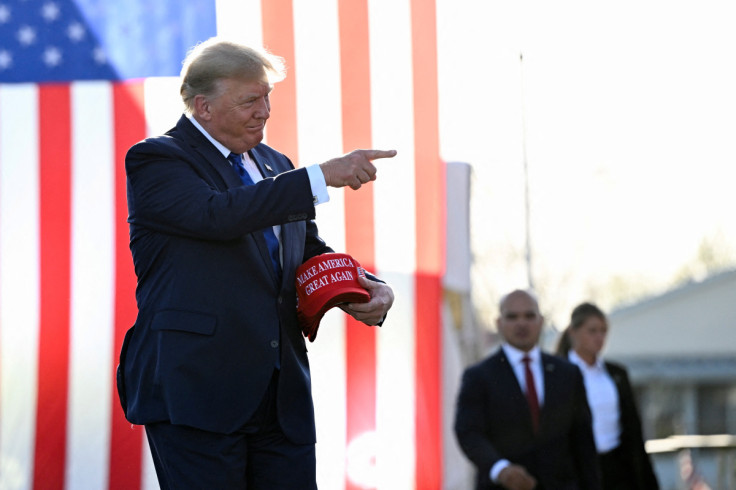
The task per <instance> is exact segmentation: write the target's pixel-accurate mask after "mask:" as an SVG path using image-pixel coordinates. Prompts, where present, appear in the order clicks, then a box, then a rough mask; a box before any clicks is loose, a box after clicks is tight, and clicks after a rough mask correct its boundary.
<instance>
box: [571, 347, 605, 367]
mask: <svg viewBox="0 0 736 490" xmlns="http://www.w3.org/2000/svg"><path fill="white" fill-rule="evenodd" d="M567 358H568V359H569V360H570V362H571V363H573V364H576V365H578V366H580V367H581V368H585V369H593V368H598V369H603V367H604V365H603V359H601V358H600V357H597V358H596V360H595V362H594V363H593V365H592V366H591V365H589V364H588V363H587V362H585V361H584V360H583V359H582V358H581V357H580V356H579V355H578V353H577V352H575V351H574V350H570V352H568V353H567Z"/></svg>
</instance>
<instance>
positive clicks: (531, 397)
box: [522, 356, 539, 432]
mask: <svg viewBox="0 0 736 490" xmlns="http://www.w3.org/2000/svg"><path fill="white" fill-rule="evenodd" d="M522 362H523V363H524V376H525V377H526V400H527V401H528V402H529V411H530V412H531V414H532V426H533V427H534V432H537V428H538V427H539V399H538V398H537V386H536V385H535V384H534V374H533V373H532V370H531V368H530V367H529V363H530V362H531V359H530V358H529V356H524V358H523V359H522Z"/></svg>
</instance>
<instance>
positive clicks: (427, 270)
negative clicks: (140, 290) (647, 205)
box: [0, 0, 447, 489]
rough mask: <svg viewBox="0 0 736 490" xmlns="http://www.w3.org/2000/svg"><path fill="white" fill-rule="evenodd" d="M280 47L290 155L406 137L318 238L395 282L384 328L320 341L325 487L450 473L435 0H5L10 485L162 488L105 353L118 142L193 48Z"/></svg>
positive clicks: (1, 101) (0, 334)
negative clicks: (224, 42)
mask: <svg viewBox="0 0 736 490" xmlns="http://www.w3.org/2000/svg"><path fill="white" fill-rule="evenodd" d="M215 34H220V35H223V36H225V37H228V38H231V39H235V40H238V41H243V42H246V43H251V44H259V45H264V46H266V47H267V48H269V49H270V50H271V51H272V52H274V53H275V54H278V55H280V56H283V57H284V58H285V60H286V64H287V68H288V77H287V79H286V80H285V81H284V82H281V83H279V84H278V85H277V87H276V90H275V91H274V93H273V96H272V103H273V111H272V117H271V119H270V121H269V126H268V129H267V136H266V138H267V143H268V144H270V145H271V146H273V147H275V148H277V149H279V150H280V151H282V152H284V153H286V154H287V155H289V156H290V157H291V158H292V160H293V161H294V162H295V163H296V164H301V165H304V164H309V163H314V162H320V161H324V160H325V159H328V158H330V157H333V156H336V155H339V154H342V153H344V152H347V151H350V150H352V149H354V148H370V147H375V148H386V149H388V148H396V149H398V150H399V156H398V157H397V158H395V159H393V160H392V161H390V162H385V163H379V164H378V168H379V178H378V180H377V181H376V182H375V183H374V184H372V185H369V186H367V187H366V188H364V189H361V190H360V191H359V192H352V191H345V192H343V191H337V192H334V191H331V201H330V203H328V204H326V205H322V206H320V207H319V208H318V209H317V223H318V225H319V226H320V231H321V234H322V236H323V237H324V238H325V239H326V240H327V242H328V243H329V244H330V245H331V246H332V247H333V248H334V249H335V250H338V251H346V252H347V253H350V254H351V255H353V256H354V257H356V258H357V259H358V260H359V261H360V262H361V264H363V265H364V266H365V267H366V268H367V269H368V270H372V271H375V272H376V273H377V274H378V275H379V276H380V277H382V278H384V279H386V280H387V281H388V282H389V283H390V284H391V285H392V286H393V288H394V291H395V294H396V298H397V299H396V303H395V305H394V308H393V309H392V311H391V313H390V317H389V320H388V321H387V323H386V325H385V326H384V327H383V328H381V329H376V328H367V327H365V326H362V325H360V324H355V323H353V322H352V321H348V320H347V319H346V317H345V315H344V314H342V313H340V312H331V313H329V314H328V315H327V316H326V317H325V319H324V320H323V323H322V326H321V327H320V336H319V338H318V339H317V341H316V342H315V343H314V344H310V345H309V346H308V347H309V349H310V362H311V363H312V371H313V373H312V379H313V390H314V398H315V405H316V407H315V409H316V414H317V432H318V444H317V457H318V483H319V485H320V488H326V489H336V488H356V489H357V488H407V489H408V488H418V489H434V488H441V487H442V485H443V483H442V482H443V445H444V443H445V441H444V440H443V439H444V436H443V433H442V431H443V429H442V428H443V425H446V420H445V419H446V417H447V414H444V413H443V409H442V396H443V392H442V390H443V386H442V369H441V368H442V356H441V349H442V346H441V342H442V322H441V296H442V283H441V281H442V274H443V269H444V230H445V228H444V219H445V216H444V209H445V208H444V203H445V197H444V196H445V188H444V186H445V182H444V171H445V167H444V164H443V162H442V161H441V160H440V157H439V134H438V127H439V124H438V100H437V98H438V86H437V79H438V77H437V52H436V44H437V35H436V12H435V4H434V1H433V0H247V1H244V0H218V1H217V2H215V1H214V0H188V1H187V2H180V1H179V0H155V1H151V0H148V1H146V0H120V1H109V0H76V1H70V0H0V489H16V488H18V489H26V488H42V489H45V488H69V489H103V488H120V489H136V488H157V484H156V481H155V475H154V472H153V468H152V463H151V460H150V455H149V453H148V449H147V447H146V444H145V437H144V433H143V429H142V428H141V427H137V426H132V425H131V424H129V423H127V422H126V421H125V419H124V417H123V415H122V411H121V409H120V406H119V403H118V400H117V396H116V394H115V387H114V369H115V366H116V364H117V354H118V352H119V350H120V344H121V342H122V338H123V335H124V333H125V331H126V330H127V329H128V327H130V325H132V323H133V321H134V319H135V314H136V306H135V299H134V289H135V276H134V274H133V269H132V260H131V257H130V252H129V249H128V226H127V223H126V217H127V207H126V201H125V175H124V168H123V159H124V155H125V152H126V151H127V149H128V148H129V147H130V146H131V145H132V144H133V143H135V142H136V141H139V140H141V139H143V138H144V137H146V136H148V135H151V134H159V133H161V132H163V131H165V130H166V129H168V128H169V127H171V126H173V124H174V123H175V122H176V120H177V118H178V116H179V115H180V113H181V111H182V107H181V102H180V101H179V100H178V84H177V80H176V78H174V77H175V76H176V75H178V71H179V68H180V66H181V60H182V58H183V57H184V55H185V52H186V50H187V49H188V48H189V47H191V46H192V45H194V44H195V43H197V42H199V41H202V40H204V39H207V38H208V37H210V36H212V35H215Z"/></svg>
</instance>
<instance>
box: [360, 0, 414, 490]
mask: <svg viewBox="0 0 736 490" xmlns="http://www.w3.org/2000/svg"><path fill="white" fill-rule="evenodd" d="M368 6H369V10H368V15H369V21H368V25H369V36H370V61H371V121H372V128H371V131H372V135H373V147H374V148H380V149H391V148H394V149H396V150H397V151H398V155H397V156H396V157H395V158H393V159H390V160H377V161H376V162H375V164H376V166H377V168H378V178H377V180H376V181H375V182H374V184H373V185H374V192H375V199H374V222H375V223H376V226H375V229H374V234H375V244H376V267H377V269H378V272H379V275H380V276H381V278H382V279H384V280H386V281H387V282H388V283H389V284H391V286H392V288H393V290H394V296H395V298H396V299H395V301H394V306H393V308H392V309H391V312H390V313H389V317H388V318H387V320H386V326H385V328H384V327H381V329H380V330H379V331H378V332H377V335H376V385H377V386H376V405H377V407H376V418H377V420H376V432H377V437H376V445H377V447H376V482H377V487H378V489H390V488H412V487H413V486H414V481H415V480H414V468H415V464H414V462H415V447H414V446H415V424H414V418H415V416H414V407H415V399H414V398H415V382H414V378H415V376H416V363H415V354H414V351H415V342H414V276H413V272H414V270H415V243H416V238H415V218H414V213H415V207H416V206H415V199H414V185H413V182H414V109H413V108H414V101H413V85H412V81H413V78H412V44H411V29H410V28H408V26H411V12H410V3H409V1H408V0H378V1H372V2H369V5H368ZM379 224H380V225H379ZM398 237H400V239H397V238H398Z"/></svg>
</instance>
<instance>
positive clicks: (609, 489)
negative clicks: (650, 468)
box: [598, 446, 637, 490]
mask: <svg viewBox="0 0 736 490" xmlns="http://www.w3.org/2000/svg"><path fill="white" fill-rule="evenodd" d="M598 461H599V462H600V467H601V483H603V485H602V487H603V490H633V489H635V488H637V487H636V478H635V475H634V468H632V467H631V465H630V464H629V462H628V458H627V455H626V454H625V452H624V451H623V450H622V449H621V446H619V447H617V448H616V449H613V450H611V451H609V452H607V453H603V454H599V455H598Z"/></svg>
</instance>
